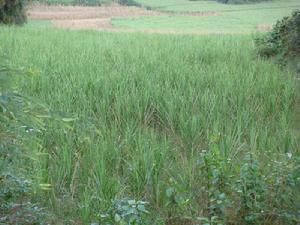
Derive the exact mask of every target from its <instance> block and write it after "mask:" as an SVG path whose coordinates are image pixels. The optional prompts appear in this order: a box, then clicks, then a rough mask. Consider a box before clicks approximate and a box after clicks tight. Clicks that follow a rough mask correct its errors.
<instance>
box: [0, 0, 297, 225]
mask: <svg viewBox="0 0 300 225" xmlns="http://www.w3.org/2000/svg"><path fill="white" fill-rule="evenodd" d="M162 2H164V4H162ZM178 2H184V3H185V4H184V6H181V5H180V4H179V3H178V4H176V5H175V4H173V3H174V1H171V0H165V1H156V0H151V1H142V0H139V3H140V4H142V5H143V4H147V5H145V6H147V7H151V8H153V9H155V10H152V11H149V10H145V9H141V8H138V7H134V8H130V9H128V8H126V7H125V6H116V5H114V6H102V7H112V8H110V10H111V11H110V12H113V13H115V14H113V13H111V14H110V15H106V14H105V13H107V12H108V11H107V10H102V11H101V9H100V10H99V9H95V8H92V7H91V8H85V10H86V11H81V13H82V14H80V13H79V11H80V10H81V8H80V7H82V6H80V7H79V6H69V7H72V8H68V7H67V8H64V7H66V6H38V7H39V8H32V9H30V10H29V14H30V13H31V14H30V15H29V18H30V20H29V22H28V24H27V25H25V26H24V27H14V26H11V27H7V26H0V58H1V62H2V63H3V62H6V63H7V64H8V66H9V67H11V68H15V69H17V70H18V71H23V70H25V71H27V74H29V76H24V77H18V78H17V80H18V82H17V83H18V87H17V88H16V87H14V91H18V93H22V94H24V95H25V96H30V100H31V101H33V102H38V103H39V104H42V105H43V107H46V108H47V110H46V115H44V114H39V115H37V117H38V124H39V126H40V127H42V128H40V129H39V131H34V129H33V128H32V129H31V130H33V132H31V133H30V132H28V133H26V134H25V135H29V136H28V139H29V140H30V141H29V142H30V143H31V145H28V146H26V148H25V149H24V151H23V152H22V153H21V155H20V156H19V157H18V160H16V161H14V164H13V165H14V167H16V168H17V171H18V173H23V174H24V171H25V174H26V176H25V178H26V179H28V180H30V181H31V184H32V187H33V191H32V192H31V194H30V199H31V201H33V202H36V203H37V204H38V205H39V206H41V207H43V208H45V209H47V210H48V212H49V213H50V214H51V217H52V218H54V219H53V221H52V222H49V223H50V224H92V223H94V224H122V222H123V221H122V220H121V219H122V217H121V216H122V215H123V214H122V213H125V214H126V213H128V215H130V216H132V217H131V218H136V217H135V216H137V217H138V218H139V219H141V221H139V220H136V223H131V224H146V225H148V224H155V225H163V224H165V225H177V224H178V225H185V224H211V225H213V224H224V225H225V224H236V225H238V224H296V222H298V221H299V215H298V214H299V201H300V199H299V197H300V196H299V189H298V187H299V186H298V185H299V151H300V131H299V116H298V114H299V94H300V93H299V82H298V79H297V78H296V74H295V73H294V71H292V70H289V69H288V68H282V67H281V66H280V65H277V64H275V63H274V62H273V61H272V60H267V59H264V58H260V57H258V56H257V54H256V49H255V45H254V42H253V33H254V32H257V31H259V30H258V25H259V24H265V25H272V24H273V23H274V22H275V21H276V20H277V19H279V18H280V17H282V16H285V15H288V14H289V13H290V12H291V11H292V10H293V9H295V8H297V7H299V2H298V1H295V0H290V1H287V3H286V4H283V3H282V2H276V1H275V2H270V3H259V4H249V5H230V6H228V7H230V9H232V11H231V10H228V8H227V10H228V12H227V11H226V9H225V8H226V6H225V5H222V4H220V3H215V2H206V1H205V2H201V1H195V2H194V1H191V2H188V3H187V1H183V0H180V1H178ZM272 4H273V6H276V5H277V8H276V9H272V10H269V9H258V6H266V7H267V6H270V5H272ZM202 5H204V6H203V8H202V7H201V10H202V9H204V10H202V11H201V10H200V6H202ZM283 5H284V6H285V7H282V6H283ZM297 5H298V6H297ZM55 7H58V8H55ZM76 7H78V8H76ZM114 7H118V8H114ZM122 7H125V8H124V9H123V8H122ZM281 7H282V8H281ZM120 8H121V9H122V10H123V11H122V12H124V10H127V11H126V12H127V13H125V14H123V13H120V12H121V11H120V10H119V9H120ZM49 9H50V13H49ZM53 9H55V10H53ZM70 9H73V10H75V9H76V10H78V11H76V13H73V14H72V12H74V11H72V10H71V13H70V12H68V10H70ZM105 9H108V8H105ZM59 10H61V11H63V12H62V13H59ZM241 10H242V11H241ZM47 11H48V14H46V12H47ZM66 11H67V12H66ZM191 11H194V12H197V13H199V15H197V16H195V15H194V16H192V14H191V13H192V12H191ZM55 12H56V13H55ZM77 12H78V13H77ZM116 12H117V13H118V14H117V13H116ZM208 12H210V13H211V12H214V13H216V14H214V13H212V14H211V15H210V14H201V13H208ZM183 13H187V14H186V15H184V14H183ZM251 14H253V15H254V16H252V17H251V18H249V17H250V15H251ZM101 15H104V16H101ZM129 15H130V16H129ZM58 16H59V17H58ZM70 16H71V17H70ZM72 16H73V17H72ZM82 16H83V17H82ZM89 16H91V17H89ZM88 17H89V18H88ZM233 18H235V21H234V19H233ZM78 20H80V21H81V24H80V23H79V22H78ZM85 20H86V21H91V20H92V22H87V23H89V25H86V23H85ZM95 20H96V21H95ZM72 21H73V22H72ZM74 21H77V22H74ZM99 21H101V22H103V21H106V22H107V21H108V22H107V23H106V22H103V23H105V24H104V25H103V26H102V25H99ZM74 23H76V24H75V25H74ZM107 24H108V25H107ZM65 28H75V29H76V30H73V29H65ZM83 28H84V29H83ZM115 31H122V32H115ZM262 31H265V30H262ZM149 33H151V34H149ZM199 34H201V35H199ZM204 34H205V35H204ZM249 34H252V35H249ZM257 35H261V34H257ZM0 134H1V132H0ZM30 135H31V136H30ZM32 142H34V144H32ZM26 143H27V142H26ZM0 147H1V145H0ZM1 165H2V164H1ZM3 165H4V164H3ZM1 168H2V167H1ZM0 182H1V181H0ZM124 202H125V203H124ZM115 204H125V206H124V205H122V206H123V207H121V209H119V208H118V210H119V211H116V210H115V208H113V207H116V206H115ZM126 204H127V205H126ZM130 207H132V208H130ZM112 208H113V209H114V210H115V211H114V210H109V209H112ZM137 209H138V210H137ZM120 210H121V211H122V210H123V211H122V213H121V212H120ZM134 210H136V211H134ZM132 212H136V214H134V213H132ZM116 215H117V216H116ZM1 217H4V216H2V215H1V212H0V218H1ZM124 218H125V216H124ZM104 221H105V222H104ZM112 221H113V222H112ZM106 222H107V223H106ZM0 224H1V222H0ZM11 224H16V223H11ZM20 224H21V223H20ZM29 224H30V223H29ZM41 224H42V223H41ZM123 224H124V223H123ZM129 224H130V223H129Z"/></svg>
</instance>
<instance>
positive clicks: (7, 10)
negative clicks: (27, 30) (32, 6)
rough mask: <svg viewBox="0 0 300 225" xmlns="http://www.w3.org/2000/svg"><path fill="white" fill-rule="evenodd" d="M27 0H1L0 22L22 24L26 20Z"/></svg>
mask: <svg viewBox="0 0 300 225" xmlns="http://www.w3.org/2000/svg"><path fill="white" fill-rule="evenodd" d="M25 3H26V0H0V23H4V24H17V25H22V24H24V23H25V22H26V13H25Z"/></svg>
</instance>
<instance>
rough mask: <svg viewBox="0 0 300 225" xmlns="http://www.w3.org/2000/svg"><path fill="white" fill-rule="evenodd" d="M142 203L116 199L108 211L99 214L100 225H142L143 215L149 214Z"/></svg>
mask: <svg viewBox="0 0 300 225" xmlns="http://www.w3.org/2000/svg"><path fill="white" fill-rule="evenodd" d="M146 204H148V203H147V202H144V201H135V200H130V199H118V200H115V201H113V203H112V206H111V207H110V209H109V210H108V211H107V212H106V213H105V214H101V215H100V217H101V224H106V225H112V224H115V225H118V224H120V225H142V224H145V223H144V222H143V214H147V213H149V212H148V211H147V210H146V207H145V205H146Z"/></svg>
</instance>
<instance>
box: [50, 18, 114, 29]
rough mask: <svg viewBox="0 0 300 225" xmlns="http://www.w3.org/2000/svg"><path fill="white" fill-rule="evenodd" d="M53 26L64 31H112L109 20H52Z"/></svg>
mask: <svg viewBox="0 0 300 225" xmlns="http://www.w3.org/2000/svg"><path fill="white" fill-rule="evenodd" d="M53 24H54V26H55V27H57V28H66V29H103V30H107V29H108V30H112V29H114V27H113V25H112V24H111V23H110V19H109V18H100V19H97V18H96V19H79V20H78V19H77V20H54V21H53Z"/></svg>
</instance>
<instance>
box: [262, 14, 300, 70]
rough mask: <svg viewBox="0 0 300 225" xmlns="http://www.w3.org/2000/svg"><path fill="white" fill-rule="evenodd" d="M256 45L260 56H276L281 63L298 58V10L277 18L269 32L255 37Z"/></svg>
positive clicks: (299, 35)
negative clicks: (279, 18) (287, 15)
mask: <svg viewBox="0 0 300 225" xmlns="http://www.w3.org/2000/svg"><path fill="white" fill-rule="evenodd" d="M256 45H257V48H258V53H259V54H260V55H261V56H263V57H276V58H277V60H278V61H279V62H280V63H281V64H286V63H287V62H288V61H290V60H298V59H299V57H300V11H299V10H297V11H295V12H293V13H292V15H291V16H289V17H284V18H283V19H282V20H279V21H278V22H277V23H276V24H275V26H274V27H273V30H272V31H271V32H270V33H268V34H267V35H265V36H263V37H260V38H257V39H256ZM296 66H297V65H296ZM298 66H299V65H298ZM299 68H300V67H299ZM299 68H298V69H299Z"/></svg>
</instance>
